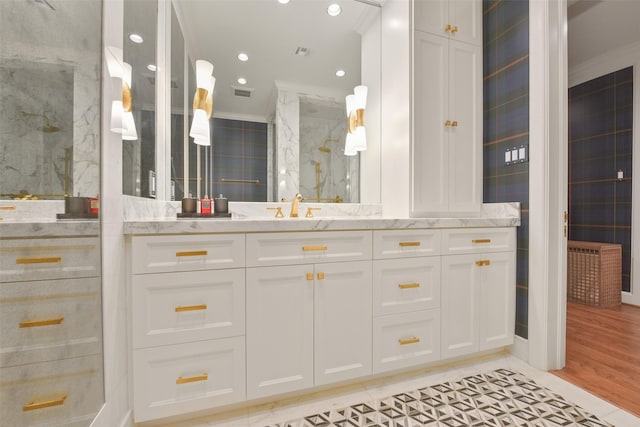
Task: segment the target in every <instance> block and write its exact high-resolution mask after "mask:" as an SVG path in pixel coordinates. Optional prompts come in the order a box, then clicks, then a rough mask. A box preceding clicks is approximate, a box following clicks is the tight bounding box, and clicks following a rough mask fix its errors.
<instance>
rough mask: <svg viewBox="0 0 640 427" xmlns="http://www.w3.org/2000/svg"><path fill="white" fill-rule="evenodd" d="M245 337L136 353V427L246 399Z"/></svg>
mask: <svg viewBox="0 0 640 427" xmlns="http://www.w3.org/2000/svg"><path fill="white" fill-rule="evenodd" d="M245 389H246V386H245V342H244V337H233V338H223V339H219V340H211V341H199V342H195V343H189V344H179V345H171V346H165V347H160V348H157V347H156V348H148V349H142V350H135V351H134V352H133V406H134V419H135V422H142V421H148V420H152V419H156V418H163V417H168V416H172V415H177V414H184V413H188V412H194V411H199V410H203V409H209V408H213V407H216V406H221V405H227V404H230V403H234V402H239V401H243V400H244V399H245Z"/></svg>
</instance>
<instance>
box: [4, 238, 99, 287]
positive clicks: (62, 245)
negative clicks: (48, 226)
mask: <svg viewBox="0 0 640 427" xmlns="http://www.w3.org/2000/svg"><path fill="white" fill-rule="evenodd" d="M98 275H100V239H99V238H97V237H70V238H64V237H62V238H50V239H24V240H23V239H7V240H0V282H20V281H26V280H44V279H65V278H71V277H95V276H98Z"/></svg>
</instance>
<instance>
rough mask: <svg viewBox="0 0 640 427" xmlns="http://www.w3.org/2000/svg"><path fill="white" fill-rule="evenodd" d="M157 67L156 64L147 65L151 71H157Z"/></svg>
mask: <svg viewBox="0 0 640 427" xmlns="http://www.w3.org/2000/svg"><path fill="white" fill-rule="evenodd" d="M157 69H158V67H156V65H155V64H149V65H147V70H149V71H156V70H157Z"/></svg>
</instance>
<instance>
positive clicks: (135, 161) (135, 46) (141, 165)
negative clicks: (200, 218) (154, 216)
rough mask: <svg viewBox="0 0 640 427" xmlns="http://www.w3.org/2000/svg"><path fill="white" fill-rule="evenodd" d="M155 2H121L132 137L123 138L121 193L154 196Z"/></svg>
mask: <svg viewBox="0 0 640 427" xmlns="http://www.w3.org/2000/svg"><path fill="white" fill-rule="evenodd" d="M157 15H158V2H157V0H125V1H124V38H123V42H124V49H123V59H124V62H125V63H126V64H129V65H130V66H131V98H132V102H131V110H132V111H131V112H132V114H133V121H134V123H135V129H136V132H135V134H133V135H131V134H129V135H128V134H127V132H125V133H124V134H123V137H122V139H123V141H122V168H123V180H122V185H123V189H122V191H123V193H124V194H128V195H131V196H142V197H150V198H155V196H156V182H155V175H156V170H157V168H156V164H155V159H156V155H155V153H156V137H155V136H156V130H155V128H156V111H155V110H156V87H155V84H156V76H155V71H156V68H157V61H156V46H157V42H156V40H157V19H156V17H157Z"/></svg>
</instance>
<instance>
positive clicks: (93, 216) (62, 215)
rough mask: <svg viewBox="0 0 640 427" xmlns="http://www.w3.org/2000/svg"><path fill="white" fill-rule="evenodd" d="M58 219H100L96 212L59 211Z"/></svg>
mask: <svg viewBox="0 0 640 427" xmlns="http://www.w3.org/2000/svg"><path fill="white" fill-rule="evenodd" d="M56 218H57V219H98V214H96V213H59V214H56Z"/></svg>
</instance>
